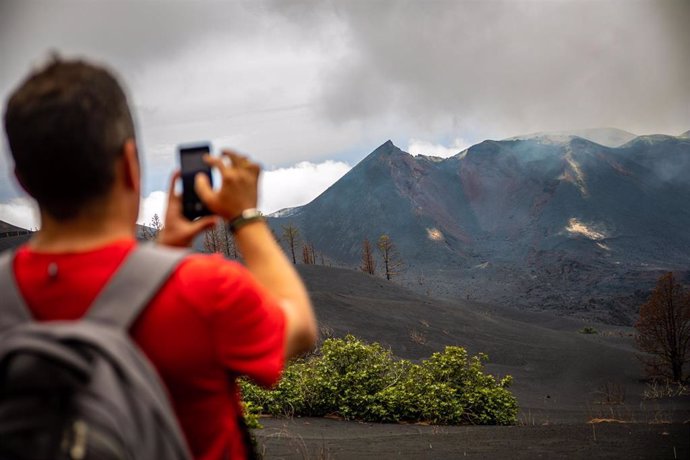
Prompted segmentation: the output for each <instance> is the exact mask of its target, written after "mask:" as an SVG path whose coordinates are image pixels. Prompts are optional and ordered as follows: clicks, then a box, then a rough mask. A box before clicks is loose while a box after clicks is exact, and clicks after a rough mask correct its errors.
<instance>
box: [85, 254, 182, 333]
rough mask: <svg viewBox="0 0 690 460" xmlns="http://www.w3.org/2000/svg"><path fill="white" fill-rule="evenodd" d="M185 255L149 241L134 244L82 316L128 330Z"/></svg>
mask: <svg viewBox="0 0 690 460" xmlns="http://www.w3.org/2000/svg"><path fill="white" fill-rule="evenodd" d="M187 254H189V251H187V250H181V249H173V248H166V247H160V246H155V245H154V244H150V243H144V244H139V245H137V246H136V247H135V248H134V249H133V250H132V252H130V254H129V255H128V256H127V258H126V259H125V261H124V262H123V263H122V265H121V266H120V268H119V269H118V270H117V271H116V272H115V274H114V275H113V277H112V278H111V279H110V281H109V282H108V283H107V284H106V285H105V287H104V288H103V290H101V292H100V294H99V295H98V297H96V300H95V301H94V302H93V304H91V307H90V308H89V311H88V312H87V313H86V315H85V317H84V319H87V320H91V321H96V322H101V323H106V324H111V325H113V326H118V327H121V328H123V329H125V330H127V329H129V327H130V326H131V325H132V323H134V321H135V320H136V318H137V317H138V316H139V314H140V313H141V312H142V311H143V310H144V308H145V307H146V306H147V305H148V303H149V302H150V301H151V300H152V299H153V297H154V296H155V295H156V294H157V293H158V291H159V290H160V288H161V287H162V286H163V284H164V283H165V282H166V281H167V280H168V278H169V277H170V275H171V274H172V273H173V271H174V269H175V268H176V267H177V265H178V264H179V263H180V261H182V259H183V258H184V257H185V256H186V255H187Z"/></svg>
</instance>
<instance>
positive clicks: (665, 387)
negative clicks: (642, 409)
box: [642, 380, 690, 399]
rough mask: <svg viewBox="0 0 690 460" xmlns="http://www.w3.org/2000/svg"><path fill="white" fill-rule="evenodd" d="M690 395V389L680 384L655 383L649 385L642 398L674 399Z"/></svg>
mask: <svg viewBox="0 0 690 460" xmlns="http://www.w3.org/2000/svg"><path fill="white" fill-rule="evenodd" d="M687 395H690V387H688V386H687V385H685V384H683V383H680V382H671V381H669V380H666V381H664V382H659V381H654V382H650V383H648V384H647V388H645V390H644V393H643V394H642V396H643V397H644V399H662V398H673V397H676V396H687Z"/></svg>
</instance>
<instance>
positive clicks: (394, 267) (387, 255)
mask: <svg viewBox="0 0 690 460" xmlns="http://www.w3.org/2000/svg"><path fill="white" fill-rule="evenodd" d="M376 247H377V248H378V250H379V254H381V260H382V261H383V269H384V275H385V277H386V279H387V280H389V281H390V280H391V279H393V277H395V276H397V275H398V274H399V273H400V270H402V267H403V261H402V259H400V255H399V254H398V250H397V248H396V247H395V244H393V241H392V240H391V238H390V236H388V235H386V234H384V235H381V236H380V237H379V240H378V242H377V243H376Z"/></svg>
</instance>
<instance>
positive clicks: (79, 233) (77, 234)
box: [29, 214, 136, 252]
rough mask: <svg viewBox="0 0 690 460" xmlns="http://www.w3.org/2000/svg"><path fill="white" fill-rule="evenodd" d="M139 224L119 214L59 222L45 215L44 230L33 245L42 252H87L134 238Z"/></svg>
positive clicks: (34, 239) (42, 228)
mask: <svg viewBox="0 0 690 460" xmlns="http://www.w3.org/2000/svg"><path fill="white" fill-rule="evenodd" d="M135 232H136V227H135V226H134V224H133V223H130V222H129V221H128V220H126V219H122V218H120V217H119V216H113V217H110V218H109V217H108V216H101V217H100V218H95V217H90V218H89V217H81V218H77V219H73V220H69V221H59V220H56V219H53V218H51V217H50V216H47V215H45V214H42V215H41V229H40V230H39V231H38V232H37V233H36V234H35V236H34V237H33V238H32V239H31V241H30V242H29V247H31V248H32V249H34V250H36V251H41V252H83V251H88V250H91V249H96V248H99V247H102V246H105V245H107V244H109V243H112V242H114V241H117V240H121V239H125V238H134V237H135Z"/></svg>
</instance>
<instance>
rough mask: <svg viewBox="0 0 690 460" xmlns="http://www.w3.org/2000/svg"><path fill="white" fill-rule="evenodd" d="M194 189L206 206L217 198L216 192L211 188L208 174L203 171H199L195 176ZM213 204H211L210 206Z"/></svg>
mask: <svg viewBox="0 0 690 460" xmlns="http://www.w3.org/2000/svg"><path fill="white" fill-rule="evenodd" d="M194 190H196V194H197V195H199V198H200V199H201V201H202V202H203V203H205V204H206V206H209V205H210V204H211V203H213V201H214V200H215V193H214V192H213V189H212V188H211V183H210V182H209V181H208V176H206V174H203V173H199V174H197V175H196V177H195V178H194ZM210 207H211V206H209V208H210Z"/></svg>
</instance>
